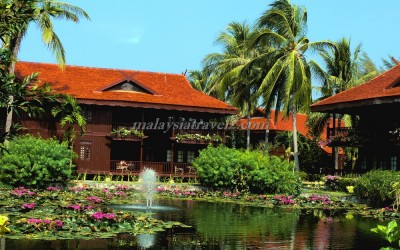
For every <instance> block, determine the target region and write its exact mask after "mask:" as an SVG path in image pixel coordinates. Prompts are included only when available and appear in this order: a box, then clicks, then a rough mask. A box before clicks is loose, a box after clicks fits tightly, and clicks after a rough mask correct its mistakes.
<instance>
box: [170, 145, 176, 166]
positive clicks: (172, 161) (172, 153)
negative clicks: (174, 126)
mask: <svg viewBox="0 0 400 250" xmlns="http://www.w3.org/2000/svg"><path fill="white" fill-rule="evenodd" d="M174 170H175V169H174V143H172V144H171V171H170V173H175V171H174Z"/></svg>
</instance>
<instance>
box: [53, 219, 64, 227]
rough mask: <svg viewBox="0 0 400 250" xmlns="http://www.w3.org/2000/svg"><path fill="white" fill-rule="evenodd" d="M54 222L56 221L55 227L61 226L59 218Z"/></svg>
mask: <svg viewBox="0 0 400 250" xmlns="http://www.w3.org/2000/svg"><path fill="white" fill-rule="evenodd" d="M55 223H56V226H57V227H62V226H63V223H62V221H60V220H56V221H55Z"/></svg>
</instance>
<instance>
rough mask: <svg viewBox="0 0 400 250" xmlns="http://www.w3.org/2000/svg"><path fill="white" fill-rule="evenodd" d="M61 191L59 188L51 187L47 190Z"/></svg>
mask: <svg viewBox="0 0 400 250" xmlns="http://www.w3.org/2000/svg"><path fill="white" fill-rule="evenodd" d="M60 190H61V189H60V188H58V187H52V186H50V187H48V188H47V191H60Z"/></svg>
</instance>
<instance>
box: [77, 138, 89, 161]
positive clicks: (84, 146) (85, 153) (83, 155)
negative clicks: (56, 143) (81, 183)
mask: <svg viewBox="0 0 400 250" xmlns="http://www.w3.org/2000/svg"><path fill="white" fill-rule="evenodd" d="M91 146H92V145H91V143H90V142H81V146H80V149H79V159H80V160H81V161H90V158H91Z"/></svg>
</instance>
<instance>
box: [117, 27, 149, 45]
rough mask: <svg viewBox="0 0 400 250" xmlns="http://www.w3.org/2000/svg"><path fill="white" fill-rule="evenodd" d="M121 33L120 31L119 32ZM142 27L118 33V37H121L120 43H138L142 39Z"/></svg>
mask: <svg viewBox="0 0 400 250" xmlns="http://www.w3.org/2000/svg"><path fill="white" fill-rule="evenodd" d="M121 33H122V32H121ZM143 33H144V31H143V29H142V28H136V29H134V30H126V31H125V32H123V33H122V35H120V37H123V38H122V39H120V40H119V41H120V42H121V43H127V44H139V43H140V42H141V41H142V37H143Z"/></svg>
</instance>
